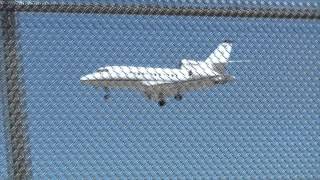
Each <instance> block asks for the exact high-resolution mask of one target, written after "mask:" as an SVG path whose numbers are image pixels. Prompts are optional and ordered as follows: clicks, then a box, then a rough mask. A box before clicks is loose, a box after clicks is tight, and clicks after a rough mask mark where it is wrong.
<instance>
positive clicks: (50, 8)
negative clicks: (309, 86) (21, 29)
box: [0, 3, 320, 19]
mask: <svg viewBox="0 0 320 180" xmlns="http://www.w3.org/2000/svg"><path fill="white" fill-rule="evenodd" d="M0 10H1V11H16V12H52V13H93V14H128V15H159V16H163V15H166V16H224V17H254V18H288V19H320V10H319V9H307V8H303V9H294V8H261V7H260V8H252V7H250V8H248V7H213V8H192V7H162V6H142V5H140V6H138V5H93V4H41V3H40V4H38V3H37V4H19V3H0Z"/></svg>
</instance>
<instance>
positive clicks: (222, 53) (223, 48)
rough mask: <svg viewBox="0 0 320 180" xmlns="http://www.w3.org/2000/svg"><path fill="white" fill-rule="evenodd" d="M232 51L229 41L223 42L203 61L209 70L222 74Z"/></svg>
mask: <svg viewBox="0 0 320 180" xmlns="http://www.w3.org/2000/svg"><path fill="white" fill-rule="evenodd" d="M231 49H232V42H231V41H224V42H223V43H221V44H219V46H218V48H217V49H215V50H214V52H213V53H212V54H210V56H209V57H208V58H207V59H206V60H205V63H207V64H208V66H209V68H212V69H213V70H215V71H218V72H219V73H224V71H225V67H226V65H227V64H228V61H229V58H230V55H231Z"/></svg>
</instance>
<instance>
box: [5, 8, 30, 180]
mask: <svg viewBox="0 0 320 180" xmlns="http://www.w3.org/2000/svg"><path fill="white" fill-rule="evenodd" d="M1 15H2V26H1V27H2V36H3V41H2V42H3V55H4V56H3V58H4V61H3V62H2V63H3V66H2V67H3V69H2V73H3V74H2V75H3V76H2V78H3V79H2V82H3V96H5V97H4V108H5V116H4V117H5V119H4V121H5V122H4V124H5V129H6V135H7V149H8V162H9V166H8V173H9V177H10V178H11V179H30V178H31V168H30V167H31V166H30V158H29V157H30V156H29V148H28V136H27V127H26V125H27V124H26V114H25V109H24V102H23V101H24V93H23V85H22V79H21V60H20V58H19V53H18V50H19V49H18V46H17V34H16V12H13V11H4V12H2V14H1Z"/></svg>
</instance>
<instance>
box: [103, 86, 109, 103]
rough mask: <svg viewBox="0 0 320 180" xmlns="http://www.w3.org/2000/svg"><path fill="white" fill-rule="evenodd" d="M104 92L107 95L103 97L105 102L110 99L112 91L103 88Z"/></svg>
mask: <svg viewBox="0 0 320 180" xmlns="http://www.w3.org/2000/svg"><path fill="white" fill-rule="evenodd" d="M103 90H104V92H105V95H104V96H103V98H104V100H108V99H110V90H109V88H107V87H105V88H103Z"/></svg>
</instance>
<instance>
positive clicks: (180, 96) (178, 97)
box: [174, 94, 183, 101]
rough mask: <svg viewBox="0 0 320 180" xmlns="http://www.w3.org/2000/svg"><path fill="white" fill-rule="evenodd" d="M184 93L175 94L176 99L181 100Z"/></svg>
mask: <svg viewBox="0 0 320 180" xmlns="http://www.w3.org/2000/svg"><path fill="white" fill-rule="evenodd" d="M182 98H183V97H182V95H181V94H177V95H175V96H174V99H176V100H177V101H181V100H182Z"/></svg>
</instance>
